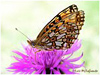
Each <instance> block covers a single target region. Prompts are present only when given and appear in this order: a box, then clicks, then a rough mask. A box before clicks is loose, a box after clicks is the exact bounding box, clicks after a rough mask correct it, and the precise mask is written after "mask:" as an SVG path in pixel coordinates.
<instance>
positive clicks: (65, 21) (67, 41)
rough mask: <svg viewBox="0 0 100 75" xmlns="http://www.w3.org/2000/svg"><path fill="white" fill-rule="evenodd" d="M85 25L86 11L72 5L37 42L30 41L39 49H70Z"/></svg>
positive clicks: (62, 12) (56, 18)
mask: <svg viewBox="0 0 100 75" xmlns="http://www.w3.org/2000/svg"><path fill="white" fill-rule="evenodd" d="M83 23H84V11H82V10H80V11H78V8H77V6H76V5H74V4H73V5H71V6H69V7H68V8H65V9H64V10H62V11H61V12H60V13H58V14H57V15H56V16H55V17H54V18H53V19H52V20H51V21H50V22H49V23H48V24H47V25H46V26H45V27H44V28H43V29H42V31H41V32H40V34H39V35H38V37H37V38H36V40H34V41H31V40H28V43H29V44H30V45H31V46H32V47H36V48H39V49H46V50H49V49H57V50H59V49H63V50H64V49H68V48H70V47H71V46H72V44H73V43H74V42H75V40H76V39H77V38H78V35H79V31H80V30H81V29H82V26H83Z"/></svg>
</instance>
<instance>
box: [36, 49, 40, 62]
mask: <svg viewBox="0 0 100 75" xmlns="http://www.w3.org/2000/svg"><path fill="white" fill-rule="evenodd" d="M40 51H41V50H38V51H36V52H35V61H36V53H37V52H40Z"/></svg>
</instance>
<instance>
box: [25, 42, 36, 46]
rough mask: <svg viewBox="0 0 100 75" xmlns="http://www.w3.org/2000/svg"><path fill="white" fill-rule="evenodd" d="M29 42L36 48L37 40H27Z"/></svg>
mask: <svg viewBox="0 0 100 75" xmlns="http://www.w3.org/2000/svg"><path fill="white" fill-rule="evenodd" d="M27 42H28V43H29V45H31V46H32V47H35V44H36V43H35V40H27Z"/></svg>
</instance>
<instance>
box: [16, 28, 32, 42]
mask: <svg viewBox="0 0 100 75" xmlns="http://www.w3.org/2000/svg"><path fill="white" fill-rule="evenodd" d="M15 30H17V31H18V32H20V33H21V34H23V35H24V36H25V37H26V38H28V37H27V36H26V35H25V34H24V33H22V32H21V31H19V30H18V29H17V28H15ZM28 39H29V38H28ZM29 40H30V39H29ZM30 41H31V40H30Z"/></svg>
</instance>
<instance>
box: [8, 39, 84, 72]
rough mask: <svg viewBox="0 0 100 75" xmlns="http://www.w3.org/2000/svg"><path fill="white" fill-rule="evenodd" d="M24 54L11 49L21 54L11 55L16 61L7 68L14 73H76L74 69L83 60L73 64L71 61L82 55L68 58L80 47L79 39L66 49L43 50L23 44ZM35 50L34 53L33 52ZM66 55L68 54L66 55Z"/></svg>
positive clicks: (78, 66) (78, 58)
mask: <svg viewBox="0 0 100 75" xmlns="http://www.w3.org/2000/svg"><path fill="white" fill-rule="evenodd" d="M23 47H24V49H25V51H26V54H23V53H21V52H19V51H13V52H14V53H16V54H18V55H19V56H21V58H18V57H15V56H13V57H14V58H15V59H16V60H17V62H14V63H12V64H11V66H10V67H8V68H7V69H9V71H10V72H13V73H14V74H16V73H20V74H32V73H35V74H76V72H74V70H75V69H77V68H80V67H82V66H84V62H83V63H82V64H80V65H77V64H73V62H75V61H78V60H80V58H81V57H82V56H83V53H82V54H81V56H79V57H77V58H73V59H69V58H70V57H71V56H72V54H73V53H74V52H75V51H77V50H78V49H79V48H80V47H81V41H78V40H76V41H75V43H74V44H73V45H72V47H71V48H70V49H68V50H53V51H45V50H41V51H39V52H36V51H38V49H36V48H32V47H30V46H23ZM35 52H36V53H35ZM66 55H68V56H67V57H66Z"/></svg>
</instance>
